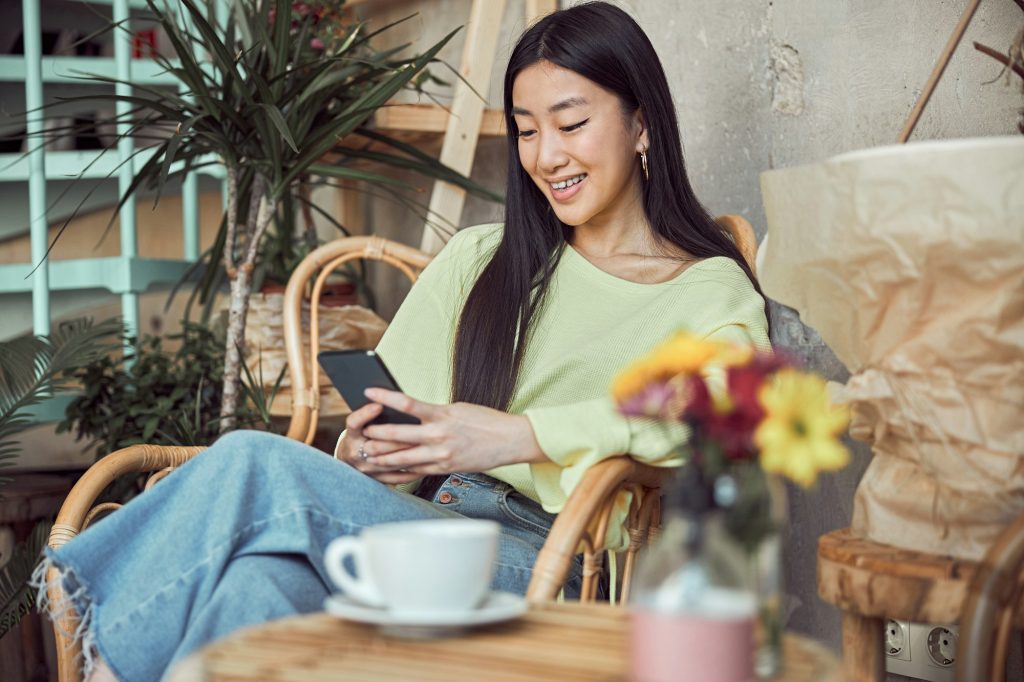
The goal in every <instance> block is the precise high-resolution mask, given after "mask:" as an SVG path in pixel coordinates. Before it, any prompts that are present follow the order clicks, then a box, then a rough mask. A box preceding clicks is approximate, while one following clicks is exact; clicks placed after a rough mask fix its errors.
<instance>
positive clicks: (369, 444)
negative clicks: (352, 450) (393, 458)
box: [363, 431, 409, 457]
mask: <svg viewBox="0 0 1024 682" xmlns="http://www.w3.org/2000/svg"><path fill="white" fill-rule="evenodd" d="M363 435H364V436H368V435H369V434H367V433H366V432H365V431H364V432H363ZM408 448H409V444H408V443H399V442H396V441H388V440H377V439H376V438H369V437H368V438H367V440H366V443H365V444H364V445H363V450H365V451H366V454H367V455H369V456H370V457H379V456H381V455H390V454H391V453H392V452H399V451H400V450H407V449H408Z"/></svg>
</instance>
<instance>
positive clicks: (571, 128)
mask: <svg viewBox="0 0 1024 682" xmlns="http://www.w3.org/2000/svg"><path fill="white" fill-rule="evenodd" d="M589 120H590V119H589V118H585V119H583V120H582V121H580V122H579V123H573V124H572V125H571V126H565V127H564V128H562V132H563V133H571V132H572V131H574V130H579V129H580V128H582V127H583V126H585V125H587V121H589Z"/></svg>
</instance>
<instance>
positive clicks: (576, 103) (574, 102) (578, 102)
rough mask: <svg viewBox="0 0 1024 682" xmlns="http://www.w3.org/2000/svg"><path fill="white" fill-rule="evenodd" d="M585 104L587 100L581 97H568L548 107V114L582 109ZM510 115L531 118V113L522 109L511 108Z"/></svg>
mask: <svg viewBox="0 0 1024 682" xmlns="http://www.w3.org/2000/svg"><path fill="white" fill-rule="evenodd" d="M587 104H589V102H587V100H586V99H584V98H583V97H568V98H566V99H563V100H562V101H560V102H555V103H554V104H552V105H551V106H550V107H548V112H549V113H552V114H556V113H558V112H559V111H565V110H566V109H571V108H573V107H582V106H586V105H587ZM512 113H513V114H514V115H517V116H533V114H532V113H530V112H529V111H528V110H527V109H523V108H522V107H512Z"/></svg>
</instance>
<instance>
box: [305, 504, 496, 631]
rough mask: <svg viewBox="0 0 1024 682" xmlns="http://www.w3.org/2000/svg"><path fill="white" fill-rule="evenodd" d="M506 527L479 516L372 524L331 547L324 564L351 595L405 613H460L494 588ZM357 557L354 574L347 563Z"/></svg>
mask: <svg viewBox="0 0 1024 682" xmlns="http://www.w3.org/2000/svg"><path fill="white" fill-rule="evenodd" d="M500 534H501V526H500V525H498V524H497V523H495V522H493V521H481V520H476V519H437V520H427V521H402V522H398V523H386V524H381V525H378V526H372V527H370V528H367V529H366V530H364V531H363V533H362V534H361V535H359V536H357V537H356V536H343V537H340V538H337V539H336V540H334V541H333V542H331V544H329V545H328V546H327V551H326V552H325V553H324V564H325V565H326V568H327V574H328V575H329V576H330V577H331V580H333V581H334V582H335V584H336V585H337V586H338V587H339V588H340V589H341V591H342V592H343V593H344V594H345V596H346V597H349V598H351V599H354V600H356V601H358V602H361V603H363V604H366V605H367V606H374V607H380V608H385V609H388V610H390V611H393V612H395V613H401V614H417V615H420V614H442V613H448V614H451V613H461V612H466V611H469V610H472V609H475V608H476V607H478V606H479V605H480V604H481V603H482V602H483V600H484V598H485V597H486V596H487V593H488V591H489V590H490V585H491V579H492V577H493V575H494V560H495V558H496V557H497V554H498V537H499V536H500ZM348 557H352V561H353V564H354V569H355V575H352V574H350V573H349V572H348V571H347V570H346V569H345V565H344V561H345V559H346V558H348Z"/></svg>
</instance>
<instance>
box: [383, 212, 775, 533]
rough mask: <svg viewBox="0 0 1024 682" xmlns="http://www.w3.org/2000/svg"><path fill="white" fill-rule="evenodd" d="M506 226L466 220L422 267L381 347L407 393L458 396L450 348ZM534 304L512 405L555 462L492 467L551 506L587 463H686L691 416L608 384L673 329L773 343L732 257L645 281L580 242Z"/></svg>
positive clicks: (613, 527)
mask: <svg viewBox="0 0 1024 682" xmlns="http://www.w3.org/2000/svg"><path fill="white" fill-rule="evenodd" d="M502 227H503V226H502V225H500V224H499V225H481V226H477V227H471V228H467V229H464V230H462V231H460V232H459V233H458V234H457V235H456V236H455V237H453V238H452V239H451V241H449V242H448V244H447V245H446V246H445V247H444V249H442V251H441V252H440V253H439V254H438V255H437V256H436V257H435V258H434V260H433V261H431V263H430V265H428V266H427V268H426V269H425V270H424V271H423V273H422V275H421V276H420V278H419V280H418V281H417V282H416V284H415V285H414V286H413V288H412V290H411V291H410V292H409V295H408V297H407V298H406V299H405V301H404V302H403V303H402V306H401V308H400V309H399V311H398V313H397V314H396V315H395V319H394V321H393V322H392V323H391V325H390V326H389V327H388V329H387V332H386V333H385V334H384V337H383V339H381V342H380V344H379V346H378V347H377V351H378V352H379V353H380V355H381V356H382V357H383V359H384V361H385V363H386V364H387V366H388V368H389V369H390V370H391V372H392V374H393V375H394V377H395V379H396V380H397V381H398V384H399V386H401V388H402V390H403V391H405V392H406V393H407V394H408V395H410V396H412V397H413V398H416V399H418V400H423V401H426V402H431V403H448V402H450V400H451V374H452V351H453V347H454V338H455V329H456V326H457V324H458V319H459V315H460V314H461V312H462V305H463V302H464V301H465V299H466V296H467V295H468V294H469V291H470V289H471V288H472V286H473V284H474V282H475V281H476V278H477V277H478V276H479V273H480V271H481V269H482V268H483V266H484V265H486V263H487V262H488V260H489V258H490V256H491V254H492V253H493V251H494V249H495V248H496V246H497V244H498V241H499V240H500V237H501V230H502ZM550 286H551V288H550V290H549V291H548V295H547V299H546V301H545V303H544V305H543V307H542V308H541V310H540V311H538V314H537V317H536V318H535V321H534V329H533V332H532V336H531V338H530V341H529V346H528V347H527V349H526V354H525V356H524V358H523V365H522V371H521V373H520V376H519V383H518V385H517V387H516V391H515V395H514V397H513V400H512V404H511V406H510V409H509V411H510V412H511V413H513V414H526V416H527V417H528V418H529V420H530V423H531V424H532V426H533V430H534V433H535V435H536V437H537V442H538V443H539V444H540V447H541V449H542V450H543V451H544V454H546V455H547V456H548V457H549V458H550V459H551V462H545V463H543V464H515V465H508V466H503V467H498V468H496V469H492V470H490V471H488V472H486V473H487V474H489V475H490V476H493V477H494V478H497V479H499V480H502V481H505V482H507V483H509V484H510V485H512V486H513V487H515V488H516V489H517V490H518V491H520V492H521V493H523V494H524V495H526V496H527V497H530V498H532V499H534V500H536V501H538V502H540V503H541V505H543V507H544V509H546V510H547V511H549V512H558V511H560V510H561V509H562V506H563V505H564V504H565V501H566V499H567V498H568V496H569V494H570V493H571V492H572V491H573V488H575V486H576V484H577V483H578V482H579V481H580V478H581V477H582V476H583V474H584V473H585V472H586V470H587V469H588V468H589V467H590V466H591V465H593V464H594V463H596V462H599V461H600V460H602V459H605V458H607V457H612V456H614V455H619V454H623V453H629V454H631V455H632V456H633V457H635V458H637V459H640V460H643V461H644V462H647V463H650V464H654V465H659V466H678V465H679V464H680V463H681V461H680V459H679V458H678V457H673V456H672V454H671V451H672V449H673V446H675V445H678V443H679V442H680V440H681V439H683V438H685V437H686V432H685V431H684V430H683V427H681V426H679V425H677V426H676V427H675V428H669V427H666V426H665V425H664V424H659V423H655V422H653V421H651V420H645V419H626V418H624V417H622V416H620V415H618V413H617V412H616V410H615V407H614V403H613V402H612V400H611V398H610V395H609V387H610V385H611V382H612V379H613V378H614V377H615V376H616V374H617V373H618V372H619V371H620V370H621V369H622V368H623V367H624V366H625V365H627V364H628V363H630V362H631V361H632V360H634V359H635V358H637V357H639V356H641V355H643V354H645V353H646V352H648V351H649V350H650V349H651V348H653V347H654V346H656V345H657V344H658V343H660V342H661V341H663V340H664V339H665V338H666V337H668V336H669V335H671V334H672V333H673V332H677V331H679V330H683V329H686V330H689V331H691V332H693V333H697V334H700V335H704V336H709V337H713V338H715V339H719V340H730V341H735V342H739V343H745V344H753V345H755V346H757V347H758V348H762V349H766V350H767V349H769V348H770V345H769V342H768V334H767V322H766V320H765V315H764V301H763V299H762V298H761V297H760V296H759V295H758V294H757V292H756V291H755V290H754V288H753V287H752V286H751V284H750V281H749V280H748V279H747V277H746V275H745V274H744V272H743V270H741V269H740V267H739V266H738V265H736V263H735V262H733V261H732V260H730V259H728V258H724V257H716V258H708V259H706V260H703V261H700V262H698V263H696V264H694V265H692V266H690V267H689V268H687V269H686V270H685V271H683V272H682V273H681V274H680V275H678V276H677V277H675V278H674V279H672V280H669V281H667V282H663V283H660V284H637V283H635V282H630V281H627V280H624V279H620V278H618V277H615V276H614V275H611V274H608V273H607V272H604V271H603V270H601V269H599V268H597V267H596V266H594V265H593V264H592V263H590V262H589V261H588V260H586V259H585V258H584V257H583V256H582V255H580V254H579V253H578V252H576V251H575V250H574V249H573V248H572V247H569V246H566V248H565V252H564V254H563V256H562V258H561V260H560V262H559V264H558V267H557V268H556V270H555V272H554V275H553V279H552V281H551V285H550ZM628 502H629V498H628V497H625V496H623V497H622V499H620V500H617V503H616V518H614V519H613V523H611V524H610V526H609V528H610V529H609V535H608V538H607V539H608V542H609V543H610V545H609V546H610V548H612V549H618V548H621V547H622V546H623V545H624V544H625V536H624V533H623V532H622V530H623V529H622V524H623V522H624V520H625V510H626V509H627V507H628Z"/></svg>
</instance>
